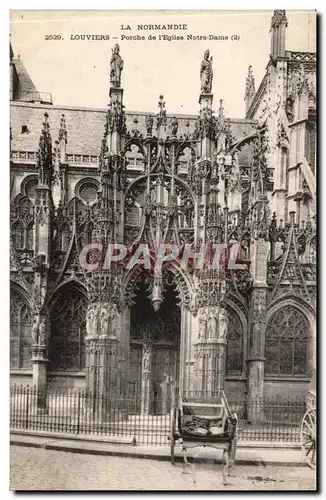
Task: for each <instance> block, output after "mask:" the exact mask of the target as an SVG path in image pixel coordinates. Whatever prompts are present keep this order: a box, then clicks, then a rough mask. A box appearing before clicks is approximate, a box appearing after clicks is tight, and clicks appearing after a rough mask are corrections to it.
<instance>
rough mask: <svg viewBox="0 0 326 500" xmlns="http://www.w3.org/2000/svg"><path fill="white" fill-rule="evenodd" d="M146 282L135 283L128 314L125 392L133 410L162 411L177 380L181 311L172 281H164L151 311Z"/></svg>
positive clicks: (170, 397)
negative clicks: (160, 299)
mask: <svg viewBox="0 0 326 500" xmlns="http://www.w3.org/2000/svg"><path fill="white" fill-rule="evenodd" d="M149 289H150V282H148V281H147V280H146V278H145V277H144V276H141V277H140V279H139V281H138V282H137V289H136V296H135V298H134V305H133V306H132V307H131V314H130V365H129V394H130V396H131V397H132V399H133V400H134V401H135V402H136V405H135V408H134V409H133V412H135V413H143V414H152V415H158V414H166V413H168V412H169V411H170V410H171V403H172V397H173V394H174V390H175V388H176V386H177V385H178V383H179V367H180V330H181V311H180V308H179V306H178V297H177V290H176V286H175V284H173V282H172V280H171V282H169V283H165V284H164V291H163V302H162V304H161V306H160V309H159V310H158V311H154V309H153V306H152V303H151V301H150V299H149Z"/></svg>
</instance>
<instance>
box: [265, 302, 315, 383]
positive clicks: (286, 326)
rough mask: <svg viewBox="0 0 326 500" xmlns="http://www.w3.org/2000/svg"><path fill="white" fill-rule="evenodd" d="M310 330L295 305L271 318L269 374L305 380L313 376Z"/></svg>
mask: <svg viewBox="0 0 326 500" xmlns="http://www.w3.org/2000/svg"><path fill="white" fill-rule="evenodd" d="M310 338H311V333H310V326H309V322H308V319H307V318H306V316H305V315H304V314H303V313H302V311H300V309H298V308H297V307H295V306H293V305H287V306H286V307H281V308H279V309H277V310H276V311H275V312H274V314H273V315H272V316H271V317H270V318H269V321H268V323H267V327H266V340H265V357H266V362H265V374H266V375H274V376H292V377H300V376H301V377H302V376H308V375H309V371H310V370H309V342H310Z"/></svg>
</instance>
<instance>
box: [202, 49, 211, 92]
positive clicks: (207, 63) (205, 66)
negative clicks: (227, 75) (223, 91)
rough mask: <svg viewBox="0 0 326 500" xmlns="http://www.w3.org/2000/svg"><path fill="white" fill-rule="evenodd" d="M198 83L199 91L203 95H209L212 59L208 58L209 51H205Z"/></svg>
mask: <svg viewBox="0 0 326 500" xmlns="http://www.w3.org/2000/svg"><path fill="white" fill-rule="evenodd" d="M200 82H201V87H200V91H201V92H202V93H204V94H210V93H211V91H212V82H213V57H211V58H210V57H209V50H206V51H205V53H204V58H203V60H202V63H201V66H200Z"/></svg>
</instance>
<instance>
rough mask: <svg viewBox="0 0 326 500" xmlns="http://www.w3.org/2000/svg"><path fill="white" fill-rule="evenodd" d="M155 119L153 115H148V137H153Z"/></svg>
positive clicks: (146, 120) (146, 122) (146, 121)
mask: <svg viewBox="0 0 326 500" xmlns="http://www.w3.org/2000/svg"><path fill="white" fill-rule="evenodd" d="M153 123H154V118H153V117H152V116H151V115H147V116H146V119H145V125H146V133H147V135H148V136H151V135H152V130H153Z"/></svg>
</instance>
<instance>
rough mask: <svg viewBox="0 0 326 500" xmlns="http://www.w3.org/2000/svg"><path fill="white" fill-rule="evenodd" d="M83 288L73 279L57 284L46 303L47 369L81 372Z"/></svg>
mask: <svg viewBox="0 0 326 500" xmlns="http://www.w3.org/2000/svg"><path fill="white" fill-rule="evenodd" d="M87 305H88V297H87V290H86V287H85V286H84V285H83V284H82V283H80V282H79V281H77V280H75V279H70V280H67V281H65V282H63V283H61V284H60V285H59V286H58V287H57V288H56V289H55V290H54V292H53V293H52V294H51V297H50V298H49V301H48V311H49V326H50V339H49V360H50V370H59V371H83V370H84V369H85V337H86V312H87Z"/></svg>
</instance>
